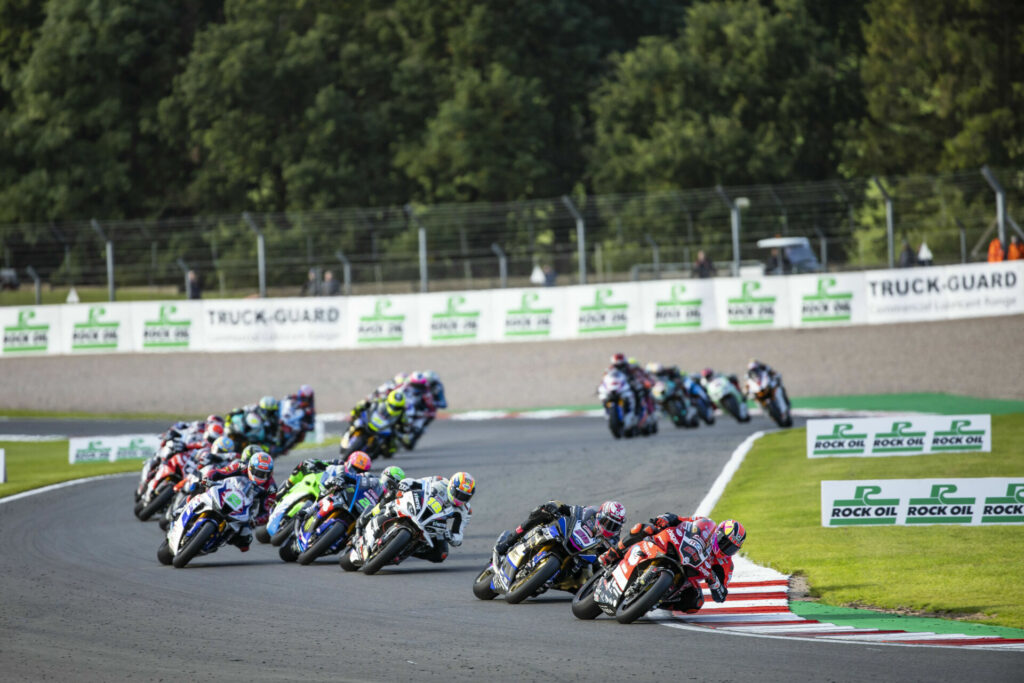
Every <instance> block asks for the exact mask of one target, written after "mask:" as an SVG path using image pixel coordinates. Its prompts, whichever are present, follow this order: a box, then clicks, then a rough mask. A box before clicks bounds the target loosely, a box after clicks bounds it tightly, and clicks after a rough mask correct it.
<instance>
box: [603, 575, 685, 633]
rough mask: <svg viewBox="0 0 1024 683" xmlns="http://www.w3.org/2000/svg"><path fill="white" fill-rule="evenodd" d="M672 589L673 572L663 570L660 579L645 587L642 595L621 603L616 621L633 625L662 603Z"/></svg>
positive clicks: (616, 609)
mask: <svg viewBox="0 0 1024 683" xmlns="http://www.w3.org/2000/svg"><path fill="white" fill-rule="evenodd" d="M671 587H672V572H670V571H668V570H666V569H663V570H661V571H660V572H659V573H658V578H656V579H655V580H654V581H652V582H650V583H648V584H647V585H646V586H644V588H643V589H642V590H641V591H640V593H638V594H636V595H632V596H630V597H629V599H628V600H623V601H622V602H621V603H619V606H618V607H616V608H615V620H616V621H618V622H619V623H620V624H632V623H633V622H634V621H636V620H637V619H639V618H640V617H642V616H643V615H645V614H647V613H648V612H650V611H651V610H652V609H653V608H654V606H655V605H657V604H658V603H659V602H661V598H662V597H663V596H664V595H665V593H667V592H668V589H669V588H671Z"/></svg>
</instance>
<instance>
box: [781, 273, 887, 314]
mask: <svg viewBox="0 0 1024 683" xmlns="http://www.w3.org/2000/svg"><path fill="white" fill-rule="evenodd" d="M787 281H788V284H789V296H788V298H787V301H788V302H789V320H790V322H791V323H792V325H793V327H821V326H825V325H859V324H863V323H865V322H866V321H867V309H866V306H865V299H864V274H863V273H834V274H833V273H829V274H825V275H791V276H789V277H788V278H787Z"/></svg>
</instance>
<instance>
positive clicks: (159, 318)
mask: <svg viewBox="0 0 1024 683" xmlns="http://www.w3.org/2000/svg"><path fill="white" fill-rule="evenodd" d="M131 311H132V328H131V329H132V340H133V341H132V348H133V349H134V350H136V351H147V352H149V351H198V350H205V349H204V348H203V347H204V344H202V341H203V327H202V325H203V305H202V303H201V302H198V301H175V302H167V301H162V302H161V301H154V302H148V301H147V302H136V303H133V304H131Z"/></svg>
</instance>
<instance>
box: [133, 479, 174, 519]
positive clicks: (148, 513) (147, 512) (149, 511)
mask: <svg viewBox="0 0 1024 683" xmlns="http://www.w3.org/2000/svg"><path fill="white" fill-rule="evenodd" d="M173 497H174V487H173V486H171V485H170V484H165V485H164V488H163V490H162V491H160V493H158V494H156V495H155V496H154V497H153V500H151V501H149V505H146V506H144V507H143V508H142V509H141V510H140V511H139V519H141V520H142V521H143V522H145V521H146V520H148V519H149V518H150V517H152V516H153V515H155V514H156V513H157V512H158V511H160V510H163V509H164V508H165V507H166V506H167V504H168V503H170V502H171V498H173Z"/></svg>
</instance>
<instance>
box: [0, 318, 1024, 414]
mask: <svg viewBox="0 0 1024 683" xmlns="http://www.w3.org/2000/svg"><path fill="white" fill-rule="evenodd" d="M1022 340H1024V316H1010V317H1002V318H977V319H972V320H956V321H948V322H935V323H908V324H900V325H877V326H859V327H848V328H828V329H810V330H762V331H750V332H705V333H697V334H672V335H642V336H634V337H616V338H601V339H586V340H577V341H562V342H524V343H514V344H486V345H476V346H451V347H440V348H413V349H363V350H350V351H349V350H345V351H304V352H294V353H288V352H270V353H232V354H215V353H206V354H188V353H168V354H126V355H95V356H53V357H35V358H4V359H2V360H0V409H3V408H21V409H34V410H69V411H86V412H130V413H138V412H165V413H205V412H210V411H222V410H225V409H226V408H229V407H232V406H236V405H238V404H241V403H246V402H250V401H253V400H255V399H256V398H258V397H259V396H261V395H264V394H267V393H271V394H276V395H281V394H284V393H286V392H291V391H294V390H295V389H296V388H297V387H298V385H299V384H301V383H303V382H308V383H310V384H312V385H313V386H314V387H315V388H316V390H317V404H318V407H319V408H320V409H321V410H323V411H336V410H342V409H347V408H348V407H350V406H351V405H352V404H353V403H354V402H355V401H356V400H358V399H359V397H361V396H362V395H364V394H366V393H367V392H368V391H369V390H370V389H372V388H373V387H374V386H376V385H377V384H379V383H380V382H381V381H382V380H384V379H385V378H387V377H390V376H392V375H394V374H395V373H396V372H398V371H400V370H411V369H427V368H430V369H433V370H436V371H438V372H439V373H440V374H441V377H442V378H443V380H444V382H445V386H446V387H447V393H448V400H449V403H450V404H451V405H450V407H451V408H452V409H453V410H470V409H487V408H527V407H540V406H558V405H576V404H586V403H594V402H595V401H596V398H595V395H594V391H595V387H596V386H597V384H598V382H599V381H600V377H601V373H602V371H603V369H604V368H605V366H606V365H607V362H608V357H609V356H610V355H611V354H612V353H615V352H616V351H622V352H624V353H627V354H629V355H631V356H636V357H637V358H639V359H640V360H641V361H643V362H646V361H648V360H658V361H661V362H663V363H675V364H678V365H679V366H680V367H681V368H683V369H684V370H690V371H695V370H698V369H700V368H702V367H708V366H709V367H713V368H716V369H722V370H728V371H733V372H738V371H740V370H742V369H743V368H744V367H745V366H746V363H747V361H748V360H749V359H750V358H751V357H757V358H759V359H761V360H764V361H765V362H768V363H770V364H771V365H773V366H775V367H777V368H779V369H780V370H781V372H782V373H783V375H784V378H785V381H786V385H787V387H788V388H789V390H790V393H791V394H792V395H794V396H812V395H840V394H865V393H891V392H907V391H938V392H948V393H957V394H965V395H973V396H984V397H989V398H1011V399H1024V382H1022V381H1021V378H1022V377H1024V373H1022V371H1021V359H1020V349H1021V342H1022Z"/></svg>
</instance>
